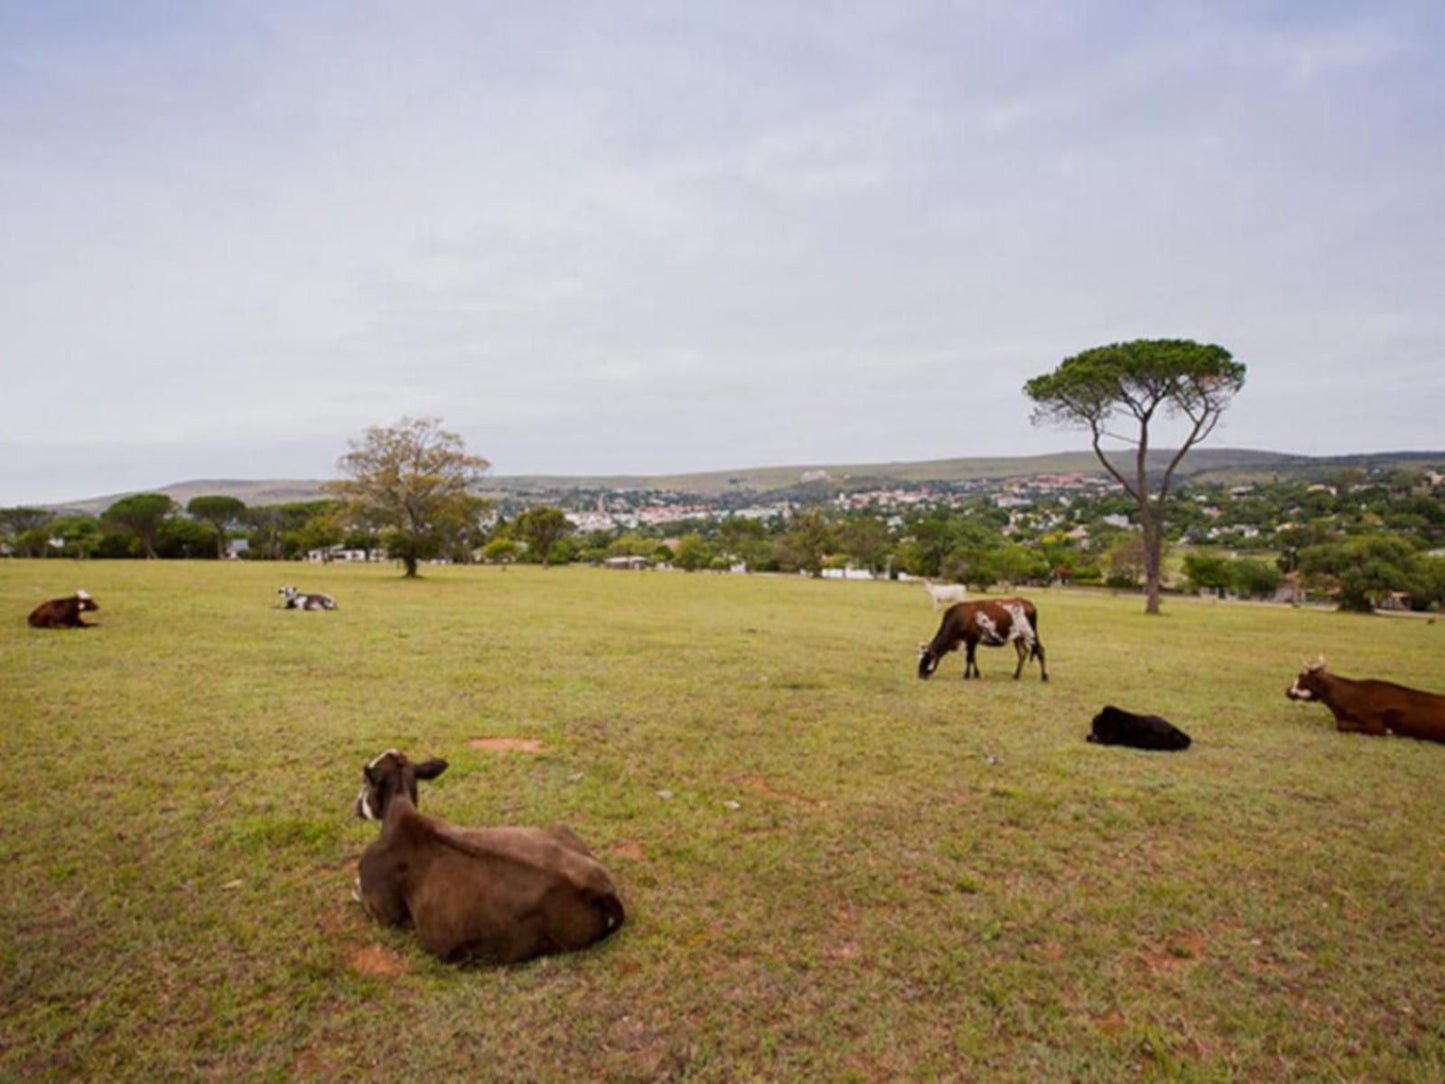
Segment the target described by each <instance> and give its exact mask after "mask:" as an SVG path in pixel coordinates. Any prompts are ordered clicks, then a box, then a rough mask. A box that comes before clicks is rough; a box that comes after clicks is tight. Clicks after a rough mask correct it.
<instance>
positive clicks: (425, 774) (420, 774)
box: [416, 757, 447, 779]
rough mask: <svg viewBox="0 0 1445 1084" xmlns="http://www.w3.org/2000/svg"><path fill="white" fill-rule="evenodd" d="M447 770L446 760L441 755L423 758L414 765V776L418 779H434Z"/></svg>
mask: <svg viewBox="0 0 1445 1084" xmlns="http://www.w3.org/2000/svg"><path fill="white" fill-rule="evenodd" d="M446 770H447V762H446V761H445V760H443V759H442V758H441V757H432V758H431V759H430V760H424V761H422V762H421V763H420V764H418V765H417V766H416V777H417V778H418V779H435V778H436V777H437V776H439V775H441V774H442V772H444V771H446Z"/></svg>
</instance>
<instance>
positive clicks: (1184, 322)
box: [0, 0, 1445, 505]
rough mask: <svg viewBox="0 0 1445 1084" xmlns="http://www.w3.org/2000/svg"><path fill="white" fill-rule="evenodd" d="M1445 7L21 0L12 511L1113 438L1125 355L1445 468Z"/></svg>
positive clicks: (7, 189) (1324, 430)
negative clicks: (391, 447) (349, 466)
mask: <svg viewBox="0 0 1445 1084" xmlns="http://www.w3.org/2000/svg"><path fill="white" fill-rule="evenodd" d="M1442 48H1445V4H1441V3H1439V0H1419V2H1397V0H1370V2H1361V3H1331V2H1322V0H1300V2H1280V3H1269V2H1264V0H1248V2H1240V3H1227V2H1210V3H1195V2H1186V0H1181V2H1178V3H1159V4H1148V3H1137V2H1132V3H1123V2H1121V3H1106V2H1078V3H1060V2H1056V0H1039V2H1036V3H1031V2H1027V0H1023V2H1019V0H998V2H993V0H979V2H972V3H970V2H966V0H965V2H957V3H913V2H909V0H879V2H877V3H861V4H849V3H827V4H824V3H741V2H736V0H729V2H724V3H716V4H710V3H689V4H678V3H675V2H673V0H658V2H656V3H631V2H624V0H617V2H609V3H597V4H581V3H579V4H569V3H549V2H545V0H539V2H537V3H531V4H503V3H483V2H479V0H471V2H456V3H446V2H426V3H410V2H407V3H402V2H398V3H388V4H382V3H357V2H352V0H344V2H343V0H338V2H336V3H314V2H308V3H304V4H297V3H291V2H274V3H267V2H251V3H235V4H228V3H211V2H205V3H192V2H189V0H175V2H170V3H148V2H143V0H128V2H126V3H121V4H118V3H113V2H105V3H99V2H97V3H68V2H64V0H29V2H27V0H0V505H5V504H14V503H18V502H23V501H41V500H46V501H48V500H64V499H74V498H81V497H87V496H94V495H97V494H102V493H110V492H116V491H120V490H131V489H141V488H146V487H154V486H159V485H164V484H166V483H169V482H174V481H180V480H183V479H189V478H201V477H228V478H266V477H327V476H333V475H334V474H335V461H336V458H337V456H338V455H340V454H341V453H342V452H344V451H345V449H346V442H347V441H348V439H350V438H353V437H355V436H357V435H359V434H360V432H361V431H362V429H364V428H365V427H366V426H368V425H372V424H378V423H389V422H392V421H395V420H397V419H398V418H400V417H401V416H402V415H404V414H412V415H434V416H440V417H441V418H442V419H443V420H444V421H445V422H446V424H447V427H448V428H451V429H454V430H456V431H457V432H459V433H461V434H462V436H463V437H464V438H465V439H466V441H467V444H468V447H469V449H470V450H471V451H473V452H475V453H477V454H480V455H484V456H486V457H487V458H489V459H490V460H491V461H492V463H493V470H494V472H495V473H498V474H522V473H575V474H600V473H624V472H632V473H661V472H673V471H683V470H704V469H725V468H732V467H745V466H762V465H781V464H806V463H820V462H854V463H857V462H877V461H887V460H912V459H935V458H944V457H953V456H973V455H1018V454H1031V453H1042V452H1047V451H1053V450H1059V449H1073V448H1083V447H1085V446H1086V443H1085V441H1084V439H1083V437H1082V436H1081V435H1080V434H1079V433H1076V432H1068V431H1062V432H1061V431H1056V430H1050V429H1039V428H1035V427H1034V426H1032V425H1031V424H1030V421H1029V415H1030V404H1029V402H1028V400H1027V399H1026V398H1025V397H1024V396H1023V394H1022V392H1021V386H1022V384H1023V382H1024V381H1025V380H1026V379H1028V378H1029V377H1032V376H1036V375H1038V374H1040V373H1043V372H1047V371H1049V370H1051V369H1053V368H1054V367H1055V366H1056V365H1057V364H1058V363H1059V362H1060V361H1061V360H1062V359H1063V358H1065V357H1067V356H1069V355H1071V354H1074V353H1077V352H1078V351H1079V350H1082V349H1085V348H1087V347H1090V346H1096V345H1100V344H1102V343H1107V342H1113V341H1117V340H1122V339H1130V338H1146V337H1148V338H1152V337H1188V338H1195V339H1199V340H1201V341H1208V342H1217V343H1220V344H1222V345H1224V346H1225V347H1227V348H1228V349H1230V350H1231V351H1233V353H1234V355H1235V357H1236V358H1238V359H1239V360H1240V361H1243V362H1244V363H1245V364H1246V365H1247V366H1248V368H1249V376H1248V382H1247V384H1246V386H1245V388H1244V390H1243V392H1242V393H1241V394H1240V395H1239V397H1238V398H1237V400H1236V402H1235V405H1234V407H1233V409H1232V410H1231V412H1230V414H1229V415H1228V416H1227V418H1226V421H1225V424H1224V425H1222V426H1221V428H1220V429H1219V430H1218V431H1217V432H1216V434H1215V435H1214V437H1213V438H1212V439H1211V444H1212V445H1215V446H1220V447H1223V446H1234V447H1257V448H1269V449H1274V450H1279V451H1292V452H1306V453H1330V452H1352V451H1372V450H1384V449H1396V448H1413V449H1423V448H1432V449H1434V448H1441V447H1445V433H1442V431H1441V428H1442V427H1441V424H1440V422H1441V415H1442V407H1445V364H1442V363H1445V346H1442V344H1445V206H1442V197H1445V75H1442V71H1445V69H1442V66H1441V63H1440V57H1441V55H1442Z"/></svg>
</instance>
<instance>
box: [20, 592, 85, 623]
mask: <svg viewBox="0 0 1445 1084" xmlns="http://www.w3.org/2000/svg"><path fill="white" fill-rule="evenodd" d="M98 609H100V606H99V605H98V604H97V603H96V601H95V599H93V598H91V597H90V595H88V594H86V593H85V592H84V591H77V592H75V594H73V595H71V596H70V597H69V598H53V599H51V600H50V601H49V602H42V603H41V604H40V605H39V606H37V607H35V609H33V610H31V611H30V617H29V619H28V620H29V621H30V627H31V628H33V629H91V628H94V627H95V624H94V622H91V621H82V620H81V618H80V615H81V614H83V613H84V612H85V611H86V610H98Z"/></svg>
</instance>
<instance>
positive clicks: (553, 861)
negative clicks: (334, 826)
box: [356, 750, 625, 963]
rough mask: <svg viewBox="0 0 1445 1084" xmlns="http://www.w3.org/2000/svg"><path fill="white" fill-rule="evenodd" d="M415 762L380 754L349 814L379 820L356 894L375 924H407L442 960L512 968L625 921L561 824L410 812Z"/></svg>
mask: <svg viewBox="0 0 1445 1084" xmlns="http://www.w3.org/2000/svg"><path fill="white" fill-rule="evenodd" d="M445 769H446V762H445V761H442V760H429V761H425V762H424V763H421V764H416V765H413V764H412V763H411V762H410V761H408V760H407V759H406V757H405V756H403V755H402V754H400V753H398V752H396V751H394V750H388V751H387V752H386V753H383V754H382V755H381V756H379V757H377V758H376V760H374V761H372V762H371V764H369V765H367V767H366V772H365V781H366V782H365V786H364V787H363V789H362V792H361V794H360V795H359V796H358V797H357V800H356V810H357V815H358V816H361V817H364V818H368V819H372V820H380V821H381V822H382V825H383V827H382V834H381V838H380V839H378V840H377V841H376V842H374V843H373V844H371V846H369V847H368V848H367V849H366V851H365V853H363V854H362V856H361V863H360V870H359V876H358V878H357V886H358V898H359V899H360V900H361V902H362V904H363V905H364V906H365V907H366V909H367V910H368V911H370V912H371V913H372V914H373V915H375V916H376V917H377V918H378V919H380V920H381V921H383V922H387V923H392V924H400V923H402V922H404V921H406V920H407V919H408V918H409V919H411V921H412V922H413V924H414V925H415V926H416V931H417V936H418V938H419V939H420V940H421V943H422V944H423V945H424V946H425V947H426V948H427V949H428V951H430V952H432V953H434V954H435V955H436V956H438V957H440V958H441V959H443V960H464V959H478V960H484V961H487V962H490V963H515V962H517V961H520V960H527V959H531V958H532V957H534V956H542V955H547V954H550V953H556V952H569V951H572V950H575V949H581V948H586V947H587V946H588V945H591V944H593V943H595V942H597V941H600V940H601V939H602V938H604V937H606V936H608V935H609V934H611V933H612V932H614V931H615V930H616V929H617V928H618V927H619V926H621V925H622V922H623V920H624V918H625V912H624V911H623V907H622V901H621V900H620V899H619V898H618V896H617V891H616V889H615V888H614V887H613V884H612V880H611V878H610V877H609V876H608V875H607V871H606V870H604V869H603V868H602V866H601V864H600V863H598V861H597V860H596V859H595V858H594V857H593V856H592V853H591V852H590V851H588V849H587V848H586V846H585V845H584V844H583V843H582V841H581V840H580V839H578V838H577V836H576V834H575V833H573V832H572V831H571V829H569V828H565V827H558V828H553V829H541V828H517V827H505V828H458V827H456V826H454V825H450V824H447V823H446V822H444V821H440V820H437V819H436V818H433V817H427V816H423V815H422V814H421V813H420V812H419V811H418V810H417V808H416V780H418V779H434V778H436V777H437V776H438V775H440V774H441V773H442V772H443V771H444V770H445Z"/></svg>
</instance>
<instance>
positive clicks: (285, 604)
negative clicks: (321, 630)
mask: <svg viewBox="0 0 1445 1084" xmlns="http://www.w3.org/2000/svg"><path fill="white" fill-rule="evenodd" d="M276 593H277V594H278V595H280V596H281V598H282V600H283V601H282V603H281V609H283V610H335V609H338V608H339V607H337V605H336V600H335V599H334V598H332V597H331V596H330V595H323V594H321V593H320V592H319V591H313V592H311V593H310V594H306V593H304V592H301V591H298V590H296V588H294V587H289V586H288V587H278V588H276Z"/></svg>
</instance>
